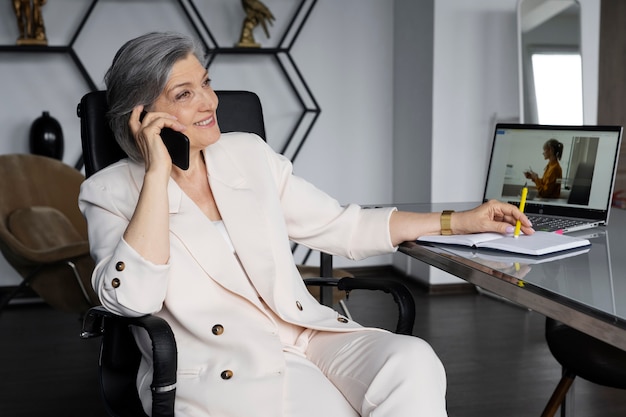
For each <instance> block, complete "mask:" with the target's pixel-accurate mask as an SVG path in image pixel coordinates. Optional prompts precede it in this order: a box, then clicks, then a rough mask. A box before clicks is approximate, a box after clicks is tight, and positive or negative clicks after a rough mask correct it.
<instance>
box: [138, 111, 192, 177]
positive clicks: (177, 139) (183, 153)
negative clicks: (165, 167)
mask: <svg viewBox="0 0 626 417" xmlns="http://www.w3.org/2000/svg"><path fill="white" fill-rule="evenodd" d="M145 115H146V111H145V110H144V111H142V112H141V114H140V115H139V121H140V122H141V121H143V118H144V116H145ZM160 135H161V139H162V140H163V143H164V144H165V147H166V148H167V151H168V152H169V154H170V157H171V158H172V163H173V164H174V165H176V166H177V167H178V168H180V169H182V170H187V169H188V168H189V138H188V137H187V136H186V135H184V134H183V133H180V132H178V131H176V130H174V129H170V128H169V127H164V128H163V129H161V133H160Z"/></svg>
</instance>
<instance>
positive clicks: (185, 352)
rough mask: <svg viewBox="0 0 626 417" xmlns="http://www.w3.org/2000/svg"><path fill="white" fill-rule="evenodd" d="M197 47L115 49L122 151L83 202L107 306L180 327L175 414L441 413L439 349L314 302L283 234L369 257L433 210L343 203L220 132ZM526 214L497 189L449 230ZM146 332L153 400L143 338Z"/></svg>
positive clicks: (174, 40) (249, 140)
mask: <svg viewBox="0 0 626 417" xmlns="http://www.w3.org/2000/svg"><path fill="white" fill-rule="evenodd" d="M200 59H201V58H200V56H199V55H198V52H197V49H196V47H195V45H194V42H193V41H191V40H190V39H188V38H187V37H184V36H181V35H178V34H172V33H150V34H147V35H144V36H140V37H139V38H136V39H133V40H131V41H129V42H127V43H126V44H125V45H124V46H123V47H122V48H121V49H120V50H119V51H118V53H117V54H116V57H115V59H114V61H113V64H112V66H111V68H110V69H109V70H108V72H107V74H106V77H105V81H106V84H107V91H108V93H107V94H108V100H109V105H110V108H111V110H110V114H109V116H110V124H111V126H112V128H113V130H114V132H115V136H116V139H117V141H118V143H119V144H120V145H121V146H122V148H123V149H124V150H125V151H126V153H127V154H128V155H129V159H125V160H122V161H120V162H118V163H116V164H113V165H112V166H110V167H107V168H105V169H103V170H101V171H99V172H98V173H97V174H95V175H93V176H91V177H90V178H89V179H88V180H86V181H85V182H84V184H83V185H82V188H81V195H80V201H79V204H80V207H81V210H82V211H83V213H84V215H85V217H86V218H87V221H88V225H89V236H90V244H91V251H92V255H93V257H94V258H95V260H96V263H97V266H96V268H95V270H94V274H93V285H94V288H95V289H96V291H97V292H98V294H99V297H100V299H101V301H102V304H103V305H104V306H105V307H106V308H107V309H109V310H111V311H113V312H116V313H118V314H122V315H128V316H137V315H142V314H156V315H158V316H161V317H163V318H165V319H166V320H167V321H168V322H169V324H170V326H171V327H172V329H173V332H174V334H175V337H176V341H177V346H178V357H179V359H178V384H177V392H176V395H177V397H176V415H177V416H209V415H211V416H231V417H233V416H234V417H236V416H242V417H243V416H245V417H248V416H251V415H254V416H268V417H277V416H298V417H308V416H320V415H331V416H334V417H342V416H355V417H356V416H371V415H381V416H382V415H384V416H394V417H400V416H405V415H406V416H408V415H411V416H429V417H433V416H445V415H446V411H445V389H446V388H445V386H446V382H445V372H444V369H443V366H442V365H441V363H440V361H439V359H438V358H437V356H436V355H435V353H434V352H433V350H432V349H431V348H430V346H429V345H428V344H427V343H425V342H424V341H422V340H420V339H418V338H415V337H411V336H401V335H396V334H393V333H390V332H387V331H383V330H379V329H366V328H363V327H361V326H360V325H358V324H357V323H354V322H353V321H351V320H348V319H346V318H344V317H341V316H340V315H338V314H337V313H336V312H335V311H333V310H332V309H330V308H328V307H325V306H322V305H320V304H319V303H318V302H317V300H316V299H315V298H313V297H312V296H311V295H310V294H309V293H308V291H307V289H306V287H305V285H304V284H303V281H302V279H301V277H300V276H299V274H298V271H297V268H296V267H295V265H294V260H293V258H292V254H291V247H290V242H289V240H290V239H292V240H293V241H295V242H298V243H300V244H304V245H307V246H309V247H313V248H316V249H319V250H323V251H326V252H328V253H331V254H334V255H342V256H346V257H349V258H352V259H360V258H364V257H367V256H371V255H377V254H384V253H391V252H393V251H394V250H395V249H396V247H397V245H398V244H400V243H401V242H403V241H407V240H413V239H415V238H416V237H418V236H420V235H422V234H427V233H432V234H435V233H437V234H438V233H440V230H441V225H440V214H439V213H429V214H416V213H407V212H399V211H396V210H395V209H393V208H385V209H369V210H363V209H361V208H360V207H358V206H356V205H348V206H340V205H339V204H338V203H337V201H335V200H334V199H332V198H331V197H329V196H327V195H326V194H324V193H322V192H321V191H320V190H318V189H316V188H315V187H314V186H312V185H311V184H309V183H307V182H306V181H304V180H302V179H301V178H298V177H296V176H294V175H292V166H291V164H290V162H289V161H288V160H287V159H286V158H284V157H283V156H281V155H279V154H276V153H275V152H273V151H272V150H271V149H270V147H269V146H267V145H266V144H265V143H264V142H263V141H262V140H261V139H260V138H258V137H257V136H255V135H252V134H247V133H229V134H224V135H221V134H220V130H219V126H218V122H219V121H218V120H217V119H216V113H215V110H216V108H217V106H218V101H217V97H216V95H215V93H214V92H213V90H212V89H211V85H210V82H209V78H208V73H207V70H206V69H205V67H204V66H203V65H202V64H201V61H200ZM144 111H145V116H144V117H143V118H141V117H140V116H141V114H142V112H144ZM165 127H169V128H172V129H174V130H177V131H181V132H184V133H185V134H186V135H187V136H188V137H189V141H190V164H189V169H188V170H186V171H183V170H181V169H179V168H178V167H176V166H174V165H172V163H171V158H170V157H169V155H168V153H167V150H166V148H165V146H164V145H163V142H162V140H161V138H160V136H159V132H160V131H161V129H163V128H165ZM518 219H519V220H520V221H521V222H522V224H523V227H522V230H523V231H524V233H532V232H533V230H532V228H531V225H530V222H529V221H528V219H527V218H526V217H525V216H524V215H523V214H522V213H520V212H519V210H517V208H515V207H514V206H512V205H508V204H504V203H500V202H496V201H492V202H489V203H487V204H484V205H481V206H480V207H478V208H476V209H474V210H471V211H468V212H459V213H454V214H452V215H451V218H450V229H451V230H452V231H453V232H455V233H470V232H478V231H494V232H500V233H506V232H509V233H510V232H512V230H513V226H512V225H513V224H514V223H515V222H516V221H517V220H518ZM137 337H138V339H139V343H140V344H141V346H142V349H143V353H144V354H143V359H142V365H141V368H140V370H139V375H138V380H137V384H138V388H139V392H140V395H141V398H142V401H143V402H144V408H145V409H146V410H148V408H149V401H150V391H149V385H150V375H151V373H150V367H151V356H150V353H149V352H150V348H149V343H148V342H147V340H146V338H145V337H144V336H143V335H140V334H138V335H137Z"/></svg>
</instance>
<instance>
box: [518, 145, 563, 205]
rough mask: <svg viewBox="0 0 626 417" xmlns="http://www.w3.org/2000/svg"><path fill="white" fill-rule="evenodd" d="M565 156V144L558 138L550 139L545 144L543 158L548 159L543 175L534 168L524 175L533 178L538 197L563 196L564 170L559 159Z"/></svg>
mask: <svg viewBox="0 0 626 417" xmlns="http://www.w3.org/2000/svg"><path fill="white" fill-rule="evenodd" d="M561 156H563V144H562V143H561V142H559V141H558V140H556V139H554V138H553V139H549V140H548V141H547V142H546V143H544V145H543V159H547V160H548V165H546V168H545V170H544V171H543V177H541V178H540V177H539V175H538V174H537V173H536V172H534V171H533V170H532V168H531V169H530V170H528V171H525V172H524V176H525V177H526V178H528V179H530V180H532V181H533V182H534V183H535V185H536V186H537V197H541V198H559V197H560V196H561V182H560V181H559V180H560V179H562V178H563V171H562V170H561V164H559V160H560V159H561Z"/></svg>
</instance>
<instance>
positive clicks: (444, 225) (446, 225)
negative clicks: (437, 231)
mask: <svg viewBox="0 0 626 417" xmlns="http://www.w3.org/2000/svg"><path fill="white" fill-rule="evenodd" d="M452 213H454V210H444V211H442V212H441V218H440V221H441V234H442V235H445V236H449V235H451V234H452V228H451V227H450V220H451V219H452Z"/></svg>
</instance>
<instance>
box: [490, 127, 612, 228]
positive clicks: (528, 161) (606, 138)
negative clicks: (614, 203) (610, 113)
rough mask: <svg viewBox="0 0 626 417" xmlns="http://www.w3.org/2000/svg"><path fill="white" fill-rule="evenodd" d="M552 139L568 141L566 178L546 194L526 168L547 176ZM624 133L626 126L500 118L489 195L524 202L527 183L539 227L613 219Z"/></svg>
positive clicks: (564, 160)
mask: <svg viewBox="0 0 626 417" xmlns="http://www.w3.org/2000/svg"><path fill="white" fill-rule="evenodd" d="M549 139H556V140H557V141H558V142H560V143H562V144H563V154H562V157H561V160H560V161H559V165H560V169H561V178H560V179H558V180H557V184H556V186H554V187H556V188H557V191H558V192H556V193H555V192H552V195H541V191H542V190H541V189H540V187H538V186H537V185H536V184H535V183H534V182H533V181H532V180H531V179H528V178H527V177H526V176H525V172H528V171H534V172H536V173H537V175H538V176H539V177H546V178H547V175H545V172H544V170H545V168H546V166H547V163H548V161H547V160H546V159H544V156H543V147H544V144H545V143H546V142H547V141H548V140H549ZM621 139H622V127H621V126H553V125H550V126H548V125H528V124H503V123H499V124H497V125H496V127H495V132H494V137H493V146H492V149H491V159H490V162H489V170H488V172H487V181H486V184H485V192H484V195H483V200H484V201H487V200H490V199H497V200H501V201H506V202H509V203H512V204H516V205H518V204H519V201H520V196H521V190H522V188H523V187H524V186H525V185H526V186H527V187H528V189H529V191H528V197H527V200H526V208H525V210H524V211H525V213H526V215H528V217H529V218H530V220H531V222H532V223H533V226H534V228H535V230H541V231H549V232H554V231H557V232H562V233H567V232H571V231H575V230H582V229H586V228H591V227H594V226H599V225H603V224H607V223H608V219H609V211H610V208H611V195H612V192H613V184H614V181H615V172H616V169H617V161H618V156H619V148H620V143H621ZM554 187H553V189H554ZM544 194H545V193H544Z"/></svg>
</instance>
